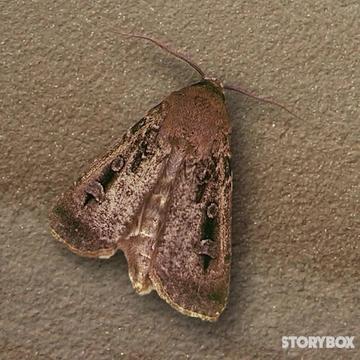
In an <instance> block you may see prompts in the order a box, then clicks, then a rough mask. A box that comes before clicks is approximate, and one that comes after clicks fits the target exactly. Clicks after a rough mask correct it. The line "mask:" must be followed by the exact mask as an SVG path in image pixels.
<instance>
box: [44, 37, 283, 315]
mask: <svg viewBox="0 0 360 360" xmlns="http://www.w3.org/2000/svg"><path fill="white" fill-rule="evenodd" d="M131 36H132V37H136V38H142V39H145V40H148V41H151V42H152V43H155V44H156V45H158V46H160V47H161V48H162V49H164V50H166V51H168V52H169V53H171V54H172V55H174V56H176V57H178V58H180V59H181V60H184V61H186V62H187V63H188V64H189V65H190V66H192V67H193V68H194V69H195V70H196V71H197V72H198V73H199V74H200V76H201V80H200V81H199V82H197V83H195V84H192V85H190V86H188V87H185V88H183V89H180V90H178V91H174V92H173V93H171V94H170V95H169V96H168V97H166V98H165V99H164V100H163V101H162V102H161V103H160V104H158V105H157V106H155V107H154V108H152V109H151V110H150V111H149V112H148V113H147V114H146V115H145V116H144V117H143V118H141V120H140V121H138V122H137V123H136V124H135V125H134V126H132V127H131V128H130V129H129V130H128V131H127V132H126V133H125V134H124V136H123V137H122V139H121V140H120V141H119V142H118V143H117V144H116V145H115V146H114V148H113V149H112V150H110V151H109V152H108V153H107V154H106V155H104V156H103V157H101V158H99V159H97V160H95V161H94V163H93V164H92V166H91V168H90V170H89V171H88V172H87V173H85V174H84V175H83V176H82V177H81V178H80V179H79V180H78V181H76V182H75V184H74V185H73V186H72V187H71V188H70V189H69V190H68V191H67V192H65V193H64V194H62V195H60V196H59V197H58V199H57V202H56V204H55V206H54V207H53V209H52V211H51V214H50V226H51V228H52V232H53V234H54V236H55V238H57V239H58V240H60V241H61V242H62V243H64V244H65V245H66V246H67V247H68V248H69V249H70V250H71V251H73V252H74V253H76V254H78V255H81V256H86V257H93V258H101V259H104V258H105V259H106V258H109V257H111V256H112V255H114V254H115V253H116V252H117V251H118V250H121V251H123V253H124V254H125V257H126V259H127V262H128V271H129V277H130V280H131V283H132V286H133V288H134V289H135V290H136V292H137V293H139V294H147V293H149V292H151V291H152V290H155V291H156V292H157V293H158V295H159V296H160V297H161V298H162V299H164V300H165V301H166V302H167V303H169V304H170V305H171V306H172V307H173V308H175V309H176V310H178V311H179V312H180V313H182V314H185V315H188V316H193V317H198V318H200V319H203V320H208V321H215V320H217V319H218V317H219V316H220V314H221V313H222V312H223V310H224V308H225V306H226V303H227V299H228V294H229V281H230V264H231V195H232V172H231V165H230V158H231V154H230V132H231V129H230V120H229V114H228V112H227V109H226V105H225V97H224V89H230V90H236V91H240V92H242V93H244V94H246V95H250V96H254V95H253V94H251V93H248V92H246V91H245V90H243V89H241V88H235V87H232V86H227V85H223V84H222V83H221V82H220V81H219V80H216V79H212V78H208V77H206V76H205V74H204V72H203V71H202V70H201V69H200V68H199V66H198V65H196V64H195V63H193V62H191V61H190V60H188V59H187V58H186V57H185V56H183V55H182V54H180V53H178V52H175V51H174V50H171V49H169V48H168V47H166V46H164V45H163V44H161V43H159V42H158V41H156V40H154V39H152V38H149V37H147V36H143V35H131ZM263 100H264V99H263ZM265 101H268V102H272V101H271V100H266V99H265ZM280 106H281V105H280Z"/></svg>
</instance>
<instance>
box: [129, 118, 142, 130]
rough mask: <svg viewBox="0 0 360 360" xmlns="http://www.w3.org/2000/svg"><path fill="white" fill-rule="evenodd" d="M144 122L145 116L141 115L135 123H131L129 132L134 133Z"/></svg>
mask: <svg viewBox="0 0 360 360" xmlns="http://www.w3.org/2000/svg"><path fill="white" fill-rule="evenodd" d="M145 124H146V118H145V117H143V118H142V119H140V120H139V121H138V122H137V123H136V124H135V125H133V126H132V127H131V128H130V132H131V133H132V134H135V133H136V132H138V131H139V130H140V129H141V128H142V127H143V126H144V125H145Z"/></svg>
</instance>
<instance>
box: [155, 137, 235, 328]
mask: <svg viewBox="0 0 360 360" xmlns="http://www.w3.org/2000/svg"><path fill="white" fill-rule="evenodd" d="M222 145H223V148H222V149H221V151H218V152H217V154H216V155H213V156H211V157H209V158H207V159H203V160H202V161H197V160H196V159H191V158H190V157H188V158H186V159H185V163H184V167H183V170H182V171H181V172H180V174H179V175H178V176H177V178H176V181H175V184H174V186H173V188H172V192H171V198H170V201H169V206H168V210H167V217H166V221H165V224H164V228H163V230H162V234H161V236H160V237H159V239H158V242H157V245H156V249H155V252H154V254H153V261H152V266H151V270H150V278H151V280H152V282H153V287H154V288H155V289H156V291H157V292H158V294H159V295H160V296H161V297H162V298H163V299H165V300H166V301H167V302H168V303H169V304H170V305H172V306H173V307H174V308H176V309H177V310H178V311H180V312H181V313H183V314H185V315H190V316H196V317H200V318H202V319H204V320H210V321H212V320H216V319H217V318H218V316H219V315H220V313H221V312H222V311H223V309H224V308H225V306H226V302H227V297H228V291H229V278H230V260H231V243H230V242H231V240H230V238H231V194H232V176H231V170H230V146H229V141H228V139H226V141H224V143H223V144H222ZM194 161H195V163H194ZM196 161H197V162H196Z"/></svg>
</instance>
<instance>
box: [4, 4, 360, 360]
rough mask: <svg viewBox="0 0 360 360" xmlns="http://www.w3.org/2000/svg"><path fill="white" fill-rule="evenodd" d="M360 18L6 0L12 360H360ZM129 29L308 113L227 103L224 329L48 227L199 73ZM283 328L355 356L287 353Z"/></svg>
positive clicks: (249, 8)
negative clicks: (138, 128) (76, 250)
mask: <svg viewBox="0 0 360 360" xmlns="http://www.w3.org/2000/svg"><path fill="white" fill-rule="evenodd" d="M359 18H360V4H359V2H358V1H330V0H329V1H325V0H319V1H316V2H314V1H310V0H304V1H280V0H276V1H261V0H255V1H230V0H224V1H215V0H208V1H202V0H200V1H195V2H193V1H177V2H175V1H174V2H171V1H162V0H157V1H113V0H111V1H101V2H95V1H89V2H87V1H4V0H3V1H1V2H0V154H1V159H0V194H1V195H0V198H1V201H0V217H1V222H0V248H1V261H0V270H1V277H0V301H1V304H0V305H1V306H0V358H1V359H209V360H213V359H214V360H215V359H280V358H283V359H300V358H302V359H340V358H341V359H356V358H359V357H360V331H359V330H360V329H359V326H360V325H359V324H360V307H359V304H360V292H359V280H360V271H359V253H360V250H359V228H360V226H359V225H360V224H359V117H360V109H359V99H360V96H359V95H360V94H359V92H360V90H359V89H360V63H359V48H360V36H359V29H360V24H359ZM120 31H135V32H143V33H146V34H150V35H152V36H154V37H156V38H159V39H162V40H164V41H165V42H166V43H168V44H171V46H172V47H174V48H177V49H179V50H181V51H182V52H185V53H187V54H189V55H191V57H192V58H193V59H194V60H195V61H197V62H198V63H199V64H200V65H201V67H202V68H203V69H204V70H205V72H206V73H207V74H209V75H211V76H216V77H217V78H220V79H223V80H227V81H228V82H231V83H235V84H241V85H242V86H244V87H247V88H248V89H250V90H256V92H257V93H258V94H260V95H267V96H271V97H273V98H275V99H277V100H278V101H280V102H282V103H285V104H287V105H288V106H289V107H291V108H292V109H294V111H295V112H296V113H297V114H298V115H299V116H300V117H301V120H300V119H297V118H294V117H292V116H291V115H289V114H288V113H286V112H284V111H283V110H281V109H280V108H276V107H273V106H270V105H267V104H264V103H260V102H257V101H255V100H254V99H249V98H246V97H244V96H241V95H239V94H236V93H231V92H227V93H226V96H227V104H228V109H229V112H230V115H231V118H232V127H233V135H232V152H233V171H234V196H233V230H232V231H233V232H232V234H233V260H232V276H231V294H230V301H229V304H228V307H227V310H226V311H225V312H224V314H223V315H222V316H221V318H220V320H219V321H218V322H217V323H206V322H201V321H200V320H197V319H191V318H187V317H184V316H182V315H180V314H178V313H177V312H175V311H174V310H173V309H172V308H170V307H169V306H168V305H167V304H166V303H164V302H163V301H162V300H160V299H159V298H158V297H157V296H156V294H155V293H152V294H150V295H148V296H143V297H140V296H138V295H136V294H135V292H134V291H133V289H132V288H131V285H130V281H129V279H128V276H127V264H126V260H125V258H124V257H123V255H122V254H117V255H116V256H114V257H113V258H112V259H110V260H107V261H104V260H103V261H100V260H89V259H84V258H80V257H77V256H76V255H73V254H72V253H70V252H69V251H68V250H66V249H64V248H63V247H62V246H61V244H60V243H58V242H56V241H55V240H54V239H53V238H52V237H51V235H50V232H49V227H48V220H47V213H48V209H49V207H50V206H51V205H52V204H53V201H54V198H55V196H56V195H57V194H59V193H60V192H62V191H64V190H65V189H66V188H67V187H68V186H69V185H70V184H71V183H72V182H73V181H74V180H75V179H76V178H77V177H78V176H79V175H80V174H81V173H82V171H84V170H85V169H86V168H87V166H88V164H89V162H90V161H91V160H92V159H93V158H95V157H96V156H99V155H100V154H101V153H103V152H105V151H106V150H107V149H108V147H109V146H111V144H112V143H114V142H115V141H116V140H117V139H118V138H119V137H121V136H122V134H123V133H124V131H125V130H126V129H127V128H128V127H129V126H131V125H132V124H133V123H134V122H135V121H137V120H138V119H140V118H141V117H142V116H143V115H144V114H145V113H146V111H147V110H148V109H149V108H150V107H152V106H154V105H156V104H157V103H158V102H160V101H161V100H162V99H163V98H164V97H165V96H166V95H167V94H169V93H170V92H171V91H173V90H176V89H178V88H181V87H183V86H186V85H188V84H191V83H193V82H195V81H197V80H198V76H197V75H196V74H195V73H194V71H193V70H192V69H191V68H189V67H188V66H187V65H186V64H184V63H182V62H180V61H178V60H177V59H174V58H172V57H170V56H168V55H166V54H165V53H163V52H162V51H161V50H160V49H158V48H155V47H154V46H152V45H151V44H149V43H146V42H143V41H141V40H126V39H124V38H123V37H121V36H120V34H119V33H118V32H120ZM286 335H307V336H310V335H353V336H355V346H356V348H355V350H347V351H345V350H334V349H332V350H302V349H299V348H297V349H292V350H289V351H285V350H283V349H282V348H281V337H282V336H286Z"/></svg>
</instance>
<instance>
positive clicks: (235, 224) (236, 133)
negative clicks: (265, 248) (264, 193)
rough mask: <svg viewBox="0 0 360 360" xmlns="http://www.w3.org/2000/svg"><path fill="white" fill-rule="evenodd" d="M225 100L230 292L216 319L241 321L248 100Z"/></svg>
mask: <svg viewBox="0 0 360 360" xmlns="http://www.w3.org/2000/svg"><path fill="white" fill-rule="evenodd" d="M226 101H227V109H228V112H229V115H230V119H231V121H232V135H231V151H232V170H233V198H232V264H231V282H230V294H229V302H228V306H227V310H226V311H225V312H224V314H223V316H222V318H220V320H219V321H220V322H224V323H228V322H233V321H241V318H242V315H243V314H244V313H245V311H246V307H247V306H246V291H245V289H246V288H247V285H248V284H247V276H246V267H245V266H244V264H246V263H248V253H249V243H248V242H247V240H246V233H247V230H248V226H249V224H250V222H251V218H250V215H249V214H248V213H247V209H248V207H247V205H246V204H248V202H249V201H251V199H250V196H249V193H248V192H247V189H248V186H247V184H248V183H249V182H251V179H248V178H246V171H245V169H246V167H247V166H248V165H247V162H248V160H247V159H246V157H245V156H244V154H246V153H248V150H247V149H246V146H247V144H248V142H247V141H246V138H247V136H248V135H249V132H248V129H247V126H246V124H247V121H248V120H249V119H248V118H249V116H250V112H251V108H250V103H248V101H246V100H245V99H244V97H242V96H239V95H237V94H228V93H227V94H226ZM250 117H251V116H250Z"/></svg>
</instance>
